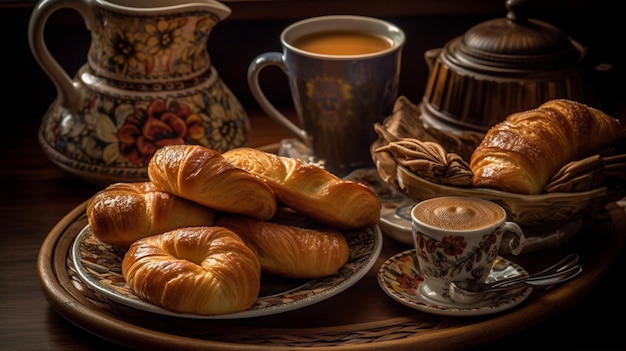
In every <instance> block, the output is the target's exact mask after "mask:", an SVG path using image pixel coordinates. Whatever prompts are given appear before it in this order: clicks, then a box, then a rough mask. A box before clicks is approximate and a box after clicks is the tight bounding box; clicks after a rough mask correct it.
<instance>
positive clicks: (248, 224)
mask: <svg viewBox="0 0 626 351" xmlns="http://www.w3.org/2000/svg"><path fill="white" fill-rule="evenodd" d="M216 224H217V225H219V226H223V227H226V228H229V229H230V230H232V231H233V232H235V233H237V234H238V235H239V236H240V237H241V238H242V239H243V241H244V242H245V243H246V245H248V247H250V249H251V250H252V251H253V252H254V253H255V254H256V255H257V257H258V258H259V262H260V263H261V270H262V271H263V272H265V273H269V274H273V275H277V276H282V277H288V278H302V279H315V278H321V277H326V276H329V275H332V274H335V273H336V272H337V270H339V268H341V266H343V265H344V264H345V263H346V262H347V261H348V259H349V258H350V247H349V246H348V243H347V241H346V238H345V237H344V236H343V234H342V233H341V232H340V231H338V230H336V229H333V228H315V227H311V226H308V225H306V224H305V223H304V222H301V223H298V224H297V225H296V223H289V224H287V223H275V222H267V221H259V220H256V219H253V218H250V217H244V216H235V215H231V216H227V217H223V218H220V219H218V221H217V223H216Z"/></svg>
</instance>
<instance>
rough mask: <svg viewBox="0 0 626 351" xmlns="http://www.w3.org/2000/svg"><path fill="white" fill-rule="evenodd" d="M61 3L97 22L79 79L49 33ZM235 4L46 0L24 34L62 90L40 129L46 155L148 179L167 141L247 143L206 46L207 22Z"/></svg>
mask: <svg viewBox="0 0 626 351" xmlns="http://www.w3.org/2000/svg"><path fill="white" fill-rule="evenodd" d="M61 8H71V9H74V10H76V11H77V12H78V13H80V14H81V15H82V17H83V19H84V21H85V24H86V26H87V28H88V29H89V30H90V32H91V45H90V48H89V52H88V55H87V63H86V64H85V65H83V66H82V67H81V68H80V69H79V70H78V72H77V74H76V76H75V78H74V79H73V80H72V79H70V77H69V76H68V74H67V73H66V72H65V71H64V70H63V69H62V68H61V66H60V65H59V64H58V62H57V61H56V60H55V59H54V58H53V57H52V56H51V55H50V52H49V51H48V49H47V47H46V45H45V43H44V27H45V24H46V21H47V19H48V18H49V17H50V15H51V14H52V13H53V12H55V11H57V10H58V9H61ZM230 13H231V10H230V9H229V8H228V7H227V6H225V5H223V4H222V3H219V2H217V1H214V0H196V1H194V2H188V0H158V1H144V0H78V1H76V0H41V1H40V2H39V3H38V4H37V6H36V7H35V10H34V11H33V13H32V15H31V19H30V26H29V33H28V35H29V41H30V46H31V50H32V52H33V55H34V56H35V58H36V59H37V61H38V62H39V64H40V65H41V67H42V68H43V70H44V71H45V72H46V73H47V74H48V76H49V77H50V78H51V79H52V81H53V82H54V83H55V86H56V88H57V94H58V96H57V99H56V100H55V101H54V102H53V103H52V105H51V106H50V107H49V109H48V111H47V112H46V114H45V115H44V118H43V121H42V125H41V128H40V131H39V141H40V143H41V145H42V148H43V150H44V152H45V153H46V154H47V156H48V157H49V158H50V159H51V160H52V161H53V162H54V163H56V164H57V165H59V166H60V167H62V168H64V169H66V170H67V171H69V172H71V173H73V174H75V175H77V176H79V177H80V178H83V179H84V180H86V181H88V182H91V183H94V184H98V185H102V186H104V185H107V184H110V183H113V182H126V181H141V180H147V179H148V177H147V165H148V162H149V161H150V158H151V157H152V155H153V154H154V152H155V151H156V150H157V149H159V148H160V147H162V146H164V145H169V144H200V145H204V146H207V147H210V148H212V149H214V150H216V151H219V152H224V151H226V150H229V149H232V148H236V147H240V146H244V145H246V144H247V143H248V135H249V129H250V125H249V120H248V117H247V115H246V113H245V111H244V109H243V108H242V106H241V104H240V103H239V101H238V100H237V98H236V97H235V96H234V95H233V94H232V92H231V91H230V89H229V88H228V87H227V86H226V85H225V84H224V83H223V81H222V80H221V79H220V77H219V75H218V73H217V71H216V70H215V68H214V67H213V66H212V65H211V60H210V56H209V54H208V52H207V40H208V37H209V34H210V33H211V30H212V29H213V28H214V26H215V25H216V24H217V23H218V22H220V21H221V20H223V19H224V18H226V17H227V16H228V15H230Z"/></svg>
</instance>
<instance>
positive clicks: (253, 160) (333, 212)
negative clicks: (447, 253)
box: [223, 148, 381, 229]
mask: <svg viewBox="0 0 626 351" xmlns="http://www.w3.org/2000/svg"><path fill="white" fill-rule="evenodd" d="M223 155H224V158H225V159H226V160H228V161H229V162H230V163H232V164H233V165H235V166H237V167H239V168H241V169H244V170H246V171H248V172H250V173H252V174H255V175H257V176H258V177H259V178H261V179H263V180H264V181H265V182H266V183H267V184H268V185H269V186H270V188H272V190H273V191H274V193H275V194H276V198H277V199H278V200H279V201H280V202H282V203H283V204H285V205H286V206H288V207H290V208H291V209H293V210H296V211H298V212H300V213H302V214H304V215H306V216H308V217H309V218H311V219H314V220H316V221H318V222H320V223H324V224H327V225H329V226H332V227H335V228H339V229H356V228H361V227H367V226H371V225H374V224H376V223H378V220H379V218H380V209H381V203H380V199H379V198H378V196H376V194H375V193H374V192H373V191H371V190H370V189H369V188H368V187H367V186H365V185H363V184H360V183H357V182H352V181H348V180H342V179H340V178H338V177H337V176H335V175H333V174H332V173H330V172H328V171H326V170H324V169H323V168H320V167H318V166H315V165H311V164H308V163H305V162H302V161H300V160H297V159H294V158H290V157H283V156H278V155H275V154H271V153H267V152H263V151H260V150H257V149H252V148H236V149H232V150H228V151H226V152H224V153H223Z"/></svg>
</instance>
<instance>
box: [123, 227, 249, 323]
mask: <svg viewBox="0 0 626 351" xmlns="http://www.w3.org/2000/svg"><path fill="white" fill-rule="evenodd" d="M122 275H123V276H124V279H125V280H126V283H127V284H128V286H129V287H130V288H131V290H133V292H135V294H136V295H137V296H138V297H139V298H140V299H142V300H145V301H147V302H150V303H152V304H155V305H157V306H160V307H163V308H165V309H167V310H170V311H173V312H177V313H191V314H198V315H215V314H224V313H234V312H239V311H243V310H246V309H248V308H250V306H252V304H253V303H254V301H256V298H257V297H258V294H259V291H260V286H261V266H260V264H259V261H258V259H257V257H256V255H255V254H254V253H253V252H252V251H251V250H250V249H249V248H248V247H247V246H246V245H245V244H244V243H243V241H242V240H241V238H240V237H239V236H238V235H237V234H235V233H233V232H232V231H231V230H228V229H226V228H221V227H215V226H213V227H187V228H179V229H176V230H173V231H169V232H166V233H162V234H158V235H154V236H150V237H146V238H143V239H139V240H137V241H136V242H134V243H133V244H132V245H131V246H130V248H129V249H128V251H127V252H126V254H125V255H124V259H123V260H122Z"/></svg>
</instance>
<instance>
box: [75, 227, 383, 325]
mask: <svg viewBox="0 0 626 351" xmlns="http://www.w3.org/2000/svg"><path fill="white" fill-rule="evenodd" d="M344 235H345V236H346V239H347V240H348V244H349V245H350V259H349V260H348V262H347V263H346V264H345V265H344V266H343V267H341V268H340V269H339V271H338V272H337V273H336V274H335V275H332V276H330V277H326V278H321V279H314V280H289V279H282V278H272V277H263V278H262V281H261V292H260V293H259V297H258V298H257V300H256V302H255V303H254V304H253V305H252V307H250V308H249V309H248V310H246V311H241V312H236V313H230V314H222V315H212V316H204V315H195V314H180V313H175V312H171V311H168V310H166V309H163V308H161V307H159V306H156V305H153V304H151V303H148V302H145V301H143V300H141V299H139V297H137V295H135V294H134V293H133V292H132V290H131V289H130V288H129V287H128V286H127V285H126V282H125V280H124V277H123V276H122V268H121V263H122V260H123V258H124V251H123V250H120V249H116V248H113V247H111V246H109V245H106V244H103V243H101V242H100V241H99V240H98V239H97V238H96V237H95V236H94V235H93V234H92V232H91V229H90V227H89V226H88V225H87V226H85V228H83V229H82V230H81V231H80V233H79V234H78V235H77V236H76V239H75V240H74V243H73V245H72V258H73V260H74V262H75V266H76V271H77V273H78V276H79V277H80V278H81V280H83V281H84V282H85V284H87V286H89V287H90V288H91V289H93V290H94V291H97V292H99V293H101V294H103V295H104V296H106V297H107V298H109V299H111V300H113V301H116V302H119V303H121V304H123V305H126V306H130V307H133V308H136V309H139V310H144V311H148V312H153V313H158V314H164V315H170V316H177V317H184V318H196V319H236V318H249V317H259V316H267V315H271V314H276V313H281V312H287V311H292V310H296V309H299V308H302V307H305V306H309V305H313V304H315V303H318V302H321V301H323V300H326V299H328V298H330V297H332V296H335V295H337V294H339V293H340V292H342V291H344V290H346V289H347V288H349V287H350V286H352V285H354V284H355V283H356V282H358V281H359V280H360V279H361V278H362V277H363V276H365V274H366V273H367V272H368V271H369V270H370V268H371V267H372V266H373V265H374V263H376V259H377V258H378V256H379V255H380V251H381V249H382V244H383V240H382V233H381V231H380V228H379V227H378V226H373V227H370V228H367V229H364V230H357V231H348V232H344Z"/></svg>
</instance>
